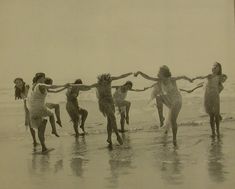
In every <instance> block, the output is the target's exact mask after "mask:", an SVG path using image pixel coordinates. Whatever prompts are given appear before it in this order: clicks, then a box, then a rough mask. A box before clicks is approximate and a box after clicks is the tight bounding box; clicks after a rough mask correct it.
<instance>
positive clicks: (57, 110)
mask: <svg viewBox="0 0 235 189" xmlns="http://www.w3.org/2000/svg"><path fill="white" fill-rule="evenodd" d="M54 108H55V116H56V120H57V121H56V123H57V124H58V125H59V126H60V127H62V124H61V119H60V105H59V104H55V106H54Z"/></svg>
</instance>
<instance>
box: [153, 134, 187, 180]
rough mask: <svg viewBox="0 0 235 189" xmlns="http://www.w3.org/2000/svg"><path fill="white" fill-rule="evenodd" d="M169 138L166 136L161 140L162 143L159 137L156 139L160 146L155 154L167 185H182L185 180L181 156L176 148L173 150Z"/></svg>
mask: <svg viewBox="0 0 235 189" xmlns="http://www.w3.org/2000/svg"><path fill="white" fill-rule="evenodd" d="M168 138H169V137H168V136H167V135H164V136H163V137H162V138H160V142H159V137H157V138H156V143H158V144H160V146H158V147H159V148H158V150H157V151H155V153H154V157H155V159H156V161H157V168H160V170H161V175H162V179H163V180H165V181H166V182H167V184H172V185H181V184H182V183H183V180H184V178H183V174H182V170H183V164H182V160H181V155H180V154H179V153H178V151H177V150H176V147H173V149H172V146H171V145H170V144H171V143H170V142H169V140H168ZM168 145H170V146H168Z"/></svg>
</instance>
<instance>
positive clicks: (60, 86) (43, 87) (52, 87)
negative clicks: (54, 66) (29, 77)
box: [39, 84, 69, 90]
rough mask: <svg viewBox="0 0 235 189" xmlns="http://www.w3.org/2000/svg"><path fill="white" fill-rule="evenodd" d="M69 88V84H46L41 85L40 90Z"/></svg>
mask: <svg viewBox="0 0 235 189" xmlns="http://www.w3.org/2000/svg"><path fill="white" fill-rule="evenodd" d="M62 87H63V88H64V87H65V88H67V87H69V84H64V85H46V84H40V85H39V88H40V89H47V90H48V89H58V88H62Z"/></svg>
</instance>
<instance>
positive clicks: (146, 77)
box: [134, 71, 159, 81]
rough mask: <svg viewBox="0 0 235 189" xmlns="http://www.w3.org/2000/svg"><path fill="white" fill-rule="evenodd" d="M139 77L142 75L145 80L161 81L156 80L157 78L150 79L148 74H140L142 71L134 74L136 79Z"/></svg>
mask: <svg viewBox="0 0 235 189" xmlns="http://www.w3.org/2000/svg"><path fill="white" fill-rule="evenodd" d="M138 75H141V76H142V77H143V78H145V79H147V80H151V81H159V79H158V78H156V77H150V76H149V75H147V74H145V73H143V72H140V71H138V72H136V73H135V74H134V76H135V77H137V76H138Z"/></svg>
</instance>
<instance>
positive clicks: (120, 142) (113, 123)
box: [109, 113, 123, 145]
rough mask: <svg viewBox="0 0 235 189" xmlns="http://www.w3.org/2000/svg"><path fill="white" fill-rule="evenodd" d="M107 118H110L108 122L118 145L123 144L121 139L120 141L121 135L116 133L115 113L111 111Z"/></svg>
mask: <svg viewBox="0 0 235 189" xmlns="http://www.w3.org/2000/svg"><path fill="white" fill-rule="evenodd" d="M109 119H110V123H111V126H112V130H113V131H114V132H115V134H116V136H117V141H118V143H119V144H120V145H122V144H123V141H122V138H121V136H120V135H119V133H118V129H117V123H116V118H115V115H114V113H111V114H110V115H109Z"/></svg>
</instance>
